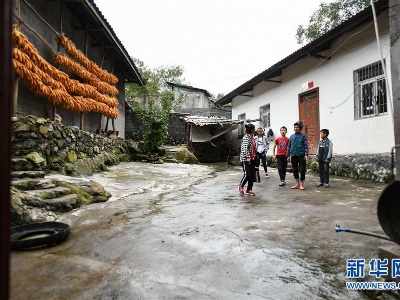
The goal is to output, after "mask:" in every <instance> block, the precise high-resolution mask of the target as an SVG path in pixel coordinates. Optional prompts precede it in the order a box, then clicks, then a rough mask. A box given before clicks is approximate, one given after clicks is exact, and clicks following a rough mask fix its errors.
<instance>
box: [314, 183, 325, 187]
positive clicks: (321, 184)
mask: <svg viewBox="0 0 400 300" xmlns="http://www.w3.org/2000/svg"><path fill="white" fill-rule="evenodd" d="M323 185H324V184H323V183H322V182H317V184H316V185H315V186H316V187H320V186H323Z"/></svg>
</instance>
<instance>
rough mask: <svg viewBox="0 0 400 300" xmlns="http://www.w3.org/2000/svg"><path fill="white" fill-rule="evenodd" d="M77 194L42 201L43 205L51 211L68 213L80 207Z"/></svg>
mask: <svg viewBox="0 0 400 300" xmlns="http://www.w3.org/2000/svg"><path fill="white" fill-rule="evenodd" d="M78 200H79V196H78V195H77V194H68V195H63V196H60V197H57V198H53V199H42V201H41V202H42V203H43V204H44V205H45V206H46V207H47V208H48V210H51V211H57V212H67V211H70V210H72V209H74V208H77V207H79V206H80V203H79V201H78Z"/></svg>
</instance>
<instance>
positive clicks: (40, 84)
mask: <svg viewBox="0 0 400 300" xmlns="http://www.w3.org/2000/svg"><path fill="white" fill-rule="evenodd" d="M15 5H16V7H15V9H14V20H15V22H14V23H15V24H16V26H15V28H14V29H13V43H14V47H15V48H14V52H13V64H14V72H15V73H16V75H17V78H18V79H17V81H16V85H15V86H16V93H15V97H14V109H13V114H14V116H15V114H16V113H17V112H21V113H25V114H32V115H35V116H38V117H44V118H47V117H54V116H56V117H57V115H60V116H61V118H62V122H63V124H64V125H67V126H76V127H78V128H80V129H83V130H86V131H92V132H94V131H96V130H98V129H105V124H106V123H107V121H108V120H111V121H110V122H109V126H108V129H114V128H115V130H116V131H119V135H120V136H121V137H124V136H125V105H126V103H125V83H126V82H132V83H136V84H138V85H144V81H143V79H142V78H141V76H140V74H139V73H138V71H137V69H136V66H135V65H134V63H133V61H132V59H131V57H130V55H129V54H128V52H127V51H126V49H125V48H124V46H123V45H122V44H121V42H120V40H119V39H118V37H117V36H116V35H115V33H114V31H113V29H112V28H111V26H110V24H109V23H108V22H107V20H106V19H105V18H104V16H103V14H102V13H101V12H100V10H99V9H98V7H97V6H96V4H95V2H94V1H93V0H77V1H63V0H35V1H30V0H16V1H15ZM32 74H36V75H32ZM56 114H57V115H56ZM107 124H108V123H107ZM111 124H113V125H114V126H113V127H114V128H112V127H111V126H112V125H111Z"/></svg>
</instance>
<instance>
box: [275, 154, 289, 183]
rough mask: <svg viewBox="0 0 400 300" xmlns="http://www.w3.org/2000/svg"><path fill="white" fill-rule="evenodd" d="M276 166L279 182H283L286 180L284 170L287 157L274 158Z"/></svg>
mask: <svg viewBox="0 0 400 300" xmlns="http://www.w3.org/2000/svg"><path fill="white" fill-rule="evenodd" d="M276 164H277V166H278V173H279V178H280V179H281V181H285V178H286V168H287V157H286V156H282V155H278V156H277V157H276Z"/></svg>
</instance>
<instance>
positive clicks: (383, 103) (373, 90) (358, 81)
mask: <svg viewBox="0 0 400 300" xmlns="http://www.w3.org/2000/svg"><path fill="white" fill-rule="evenodd" d="M353 77H354V119H355V120H363V119H366V118H371V117H377V116H382V115H386V114H387V113H388V103H387V101H388V98H387V95H386V84H387V83H386V79H385V76H384V74H383V68H382V63H381V62H380V61H378V62H375V63H372V64H370V65H367V66H365V67H363V68H359V69H357V70H355V71H354V73H353ZM360 77H361V78H360Z"/></svg>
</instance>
